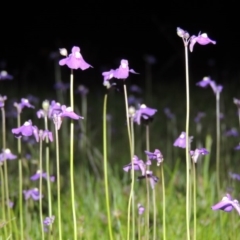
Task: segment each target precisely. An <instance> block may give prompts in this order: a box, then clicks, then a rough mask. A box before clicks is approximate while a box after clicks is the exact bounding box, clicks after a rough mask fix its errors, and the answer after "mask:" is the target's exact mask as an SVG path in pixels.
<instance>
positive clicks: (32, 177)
mask: <svg viewBox="0 0 240 240" xmlns="http://www.w3.org/2000/svg"><path fill="white" fill-rule="evenodd" d="M41 177H42V178H45V179H46V180H48V179H49V180H50V181H51V182H54V181H55V177H54V176H48V174H47V173H46V172H43V171H41V170H38V171H37V172H36V173H35V174H34V175H33V176H31V177H30V180H32V181H36V180H38V179H39V178H41Z"/></svg>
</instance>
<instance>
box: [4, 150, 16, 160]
mask: <svg viewBox="0 0 240 240" xmlns="http://www.w3.org/2000/svg"><path fill="white" fill-rule="evenodd" d="M16 158H17V156H16V155H14V154H12V152H11V150H10V149H8V148H7V149H3V150H2V153H1V154H0V162H2V161H5V160H14V159H16Z"/></svg>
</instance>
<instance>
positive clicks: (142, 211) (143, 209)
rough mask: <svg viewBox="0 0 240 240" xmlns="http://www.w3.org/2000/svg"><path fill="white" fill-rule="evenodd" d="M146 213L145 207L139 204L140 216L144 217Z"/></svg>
mask: <svg viewBox="0 0 240 240" xmlns="http://www.w3.org/2000/svg"><path fill="white" fill-rule="evenodd" d="M144 211H145V208H144V207H143V205H142V204H140V203H138V214H139V215H142V214H143V213H144Z"/></svg>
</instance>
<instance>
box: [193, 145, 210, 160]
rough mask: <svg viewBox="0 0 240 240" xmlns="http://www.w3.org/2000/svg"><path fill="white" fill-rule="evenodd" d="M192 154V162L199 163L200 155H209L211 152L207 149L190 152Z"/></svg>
mask: <svg viewBox="0 0 240 240" xmlns="http://www.w3.org/2000/svg"><path fill="white" fill-rule="evenodd" d="M189 152H190V156H191V158H192V160H193V161H194V163H197V160H198V157H199V156H200V155H206V154H209V151H208V150H207V149H206V148H197V149H195V150H194V151H192V150H191V151H189Z"/></svg>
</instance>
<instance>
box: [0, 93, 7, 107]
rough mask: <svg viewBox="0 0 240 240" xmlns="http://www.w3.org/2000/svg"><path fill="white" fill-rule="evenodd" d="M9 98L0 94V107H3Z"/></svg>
mask: <svg viewBox="0 0 240 240" xmlns="http://www.w3.org/2000/svg"><path fill="white" fill-rule="evenodd" d="M6 100H7V97H6V96H1V95H0V108H3V107H4V105H5V101H6Z"/></svg>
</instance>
